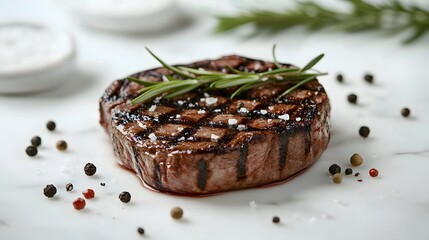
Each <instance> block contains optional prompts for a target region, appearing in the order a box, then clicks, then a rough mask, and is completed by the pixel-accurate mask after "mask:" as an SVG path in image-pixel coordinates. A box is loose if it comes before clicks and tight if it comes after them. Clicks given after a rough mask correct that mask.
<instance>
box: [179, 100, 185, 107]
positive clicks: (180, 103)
mask: <svg viewBox="0 0 429 240" xmlns="http://www.w3.org/2000/svg"><path fill="white" fill-rule="evenodd" d="M183 103H185V102H184V101H182V100H179V101H177V104H179V105H180V106H182V105H183Z"/></svg>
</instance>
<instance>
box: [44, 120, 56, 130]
mask: <svg viewBox="0 0 429 240" xmlns="http://www.w3.org/2000/svg"><path fill="white" fill-rule="evenodd" d="M46 127H47V128H48V130H49V131H54V130H55V127H56V124H55V122H54V121H49V122H48V123H46Z"/></svg>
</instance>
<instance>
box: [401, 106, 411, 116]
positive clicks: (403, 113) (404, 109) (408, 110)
mask: <svg viewBox="0 0 429 240" xmlns="http://www.w3.org/2000/svg"><path fill="white" fill-rule="evenodd" d="M410 113H411V111H410V109H409V108H403V109H402V110H401V114H402V116H403V117H408V116H410Z"/></svg>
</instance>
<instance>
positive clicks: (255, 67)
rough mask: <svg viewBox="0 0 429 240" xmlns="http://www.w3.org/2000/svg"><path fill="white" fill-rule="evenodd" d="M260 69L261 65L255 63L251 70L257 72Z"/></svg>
mask: <svg viewBox="0 0 429 240" xmlns="http://www.w3.org/2000/svg"><path fill="white" fill-rule="evenodd" d="M260 68H261V64H260V63H259V62H256V63H255V66H254V67H253V69H255V70H259V69H260Z"/></svg>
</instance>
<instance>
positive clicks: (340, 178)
mask: <svg viewBox="0 0 429 240" xmlns="http://www.w3.org/2000/svg"><path fill="white" fill-rule="evenodd" d="M332 181H333V182H334V183H336V184H340V183H341V182H342V181H343V176H341V173H335V174H334V176H333V177H332Z"/></svg>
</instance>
